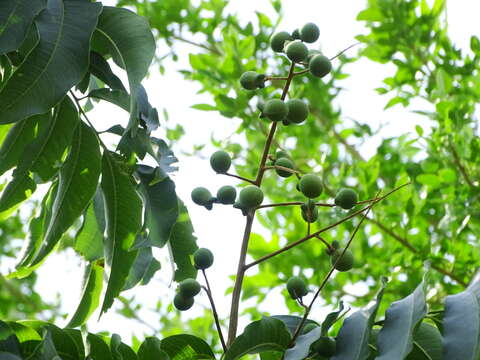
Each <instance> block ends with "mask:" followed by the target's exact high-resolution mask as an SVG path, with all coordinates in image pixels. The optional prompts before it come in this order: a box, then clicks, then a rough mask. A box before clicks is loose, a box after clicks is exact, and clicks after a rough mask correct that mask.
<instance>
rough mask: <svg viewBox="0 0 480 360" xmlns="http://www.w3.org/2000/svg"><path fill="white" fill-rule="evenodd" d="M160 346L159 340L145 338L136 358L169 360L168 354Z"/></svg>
mask: <svg viewBox="0 0 480 360" xmlns="http://www.w3.org/2000/svg"><path fill="white" fill-rule="evenodd" d="M160 346H161V342H160V340H158V339H157V338H154V337H147V338H145V341H144V342H143V343H142V345H140V348H139V349H138V357H139V358H140V359H142V360H170V358H169V356H168V354H167V353H166V352H165V351H163V350H162V349H161V348H160Z"/></svg>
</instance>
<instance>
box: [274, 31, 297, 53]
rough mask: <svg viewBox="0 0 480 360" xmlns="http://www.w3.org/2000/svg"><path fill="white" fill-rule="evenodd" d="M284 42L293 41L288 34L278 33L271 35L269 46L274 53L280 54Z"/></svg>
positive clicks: (284, 32)
mask: <svg viewBox="0 0 480 360" xmlns="http://www.w3.org/2000/svg"><path fill="white" fill-rule="evenodd" d="M285 40H293V38H292V37H291V36H290V34H289V33H288V32H286V31H280V32H278V33H275V34H273V36H272V37H271V39H270V46H271V48H272V50H273V51H275V52H282V51H283V45H284V43H285Z"/></svg>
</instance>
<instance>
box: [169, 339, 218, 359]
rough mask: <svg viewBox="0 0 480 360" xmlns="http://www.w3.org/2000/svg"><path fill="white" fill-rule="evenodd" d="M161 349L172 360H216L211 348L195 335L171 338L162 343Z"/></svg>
mask: <svg viewBox="0 0 480 360" xmlns="http://www.w3.org/2000/svg"><path fill="white" fill-rule="evenodd" d="M160 347H161V349H162V350H163V351H164V352H165V353H166V354H167V355H168V356H169V357H170V360H189V359H215V355H214V354H213V351H212V349H211V348H210V346H209V345H208V344H207V343H206V342H205V341H204V340H202V339H200V338H198V337H196V336H193V335H187V334H182V335H173V336H169V337H167V338H165V339H163V340H162V341H161V343H160Z"/></svg>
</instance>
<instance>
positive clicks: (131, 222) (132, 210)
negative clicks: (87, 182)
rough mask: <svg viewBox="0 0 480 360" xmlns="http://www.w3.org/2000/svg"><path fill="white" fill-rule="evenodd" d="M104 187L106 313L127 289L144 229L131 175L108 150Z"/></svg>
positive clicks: (104, 158)
mask: <svg viewBox="0 0 480 360" xmlns="http://www.w3.org/2000/svg"><path fill="white" fill-rule="evenodd" d="M101 185H102V191H103V194H104V198H105V208H106V219H107V238H106V242H105V259H106V269H107V274H108V285H107V290H106V293H105V298H104V300H103V305H102V313H104V312H106V311H107V310H108V309H109V308H110V306H112V304H113V300H114V299H115V297H117V296H118V294H119V293H120V291H121V290H122V289H123V287H124V286H125V282H126V280H127V277H128V274H129V272H130V268H131V266H132V264H133V262H134V261H135V257H136V251H130V250H129V249H130V247H131V246H132V244H133V242H134V241H135V236H136V235H137V233H138V232H139V231H140V228H141V226H142V223H141V218H142V202H141V200H140V197H139V195H138V194H137V192H136V191H135V187H134V184H133V179H132V178H131V176H130V175H128V174H127V173H126V172H124V171H123V170H122V169H121V168H120V166H119V164H117V162H116V160H115V158H114V157H113V156H112V155H111V154H110V153H109V152H107V151H105V152H104V154H103V160H102V182H101Z"/></svg>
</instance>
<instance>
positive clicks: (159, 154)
mask: <svg viewBox="0 0 480 360" xmlns="http://www.w3.org/2000/svg"><path fill="white" fill-rule="evenodd" d="M152 140H153V141H154V143H155V145H156V146H157V151H156V153H155V155H153V154H151V155H152V156H153V157H154V158H155V160H157V163H158V166H159V168H160V170H159V175H158V176H157V177H158V179H159V180H161V179H164V178H166V177H167V174H168V173H170V172H173V171H177V170H178V168H177V167H175V166H171V165H172V164H174V163H176V162H177V161H178V159H177V158H176V157H175V154H174V153H173V151H172V150H171V149H170V148H169V147H168V145H167V143H166V142H165V141H163V140H161V139H157V138H152Z"/></svg>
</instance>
